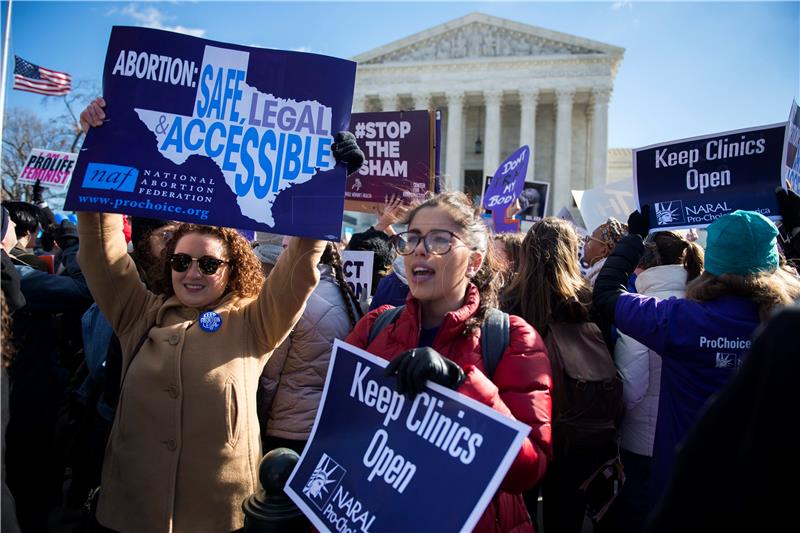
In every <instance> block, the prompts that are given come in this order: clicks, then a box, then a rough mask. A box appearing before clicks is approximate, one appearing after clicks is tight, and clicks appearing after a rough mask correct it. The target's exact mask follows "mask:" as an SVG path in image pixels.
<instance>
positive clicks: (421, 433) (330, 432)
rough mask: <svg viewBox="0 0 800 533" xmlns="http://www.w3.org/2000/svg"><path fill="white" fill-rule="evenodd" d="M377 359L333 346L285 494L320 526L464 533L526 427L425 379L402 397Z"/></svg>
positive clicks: (364, 531)
mask: <svg viewBox="0 0 800 533" xmlns="http://www.w3.org/2000/svg"><path fill="white" fill-rule="evenodd" d="M386 364H387V363H386V361H384V360H382V359H379V358H377V357H375V356H372V355H370V354H368V353H366V352H364V351H363V350H359V349H357V348H355V347H353V346H350V345H348V344H345V343H343V342H341V341H338V340H337V341H336V342H335V343H334V349H333V353H332V354H331V362H330V366H329V368H328V377H327V380H326V383H325V390H324V392H323V397H322V401H321V402H320V406H319V409H318V411H317V419H316V421H315V423H314V428H313V430H312V432H311V437H310V439H309V441H308V444H307V445H306V448H305V450H304V451H303V456H302V457H301V459H300V462H299V463H298V465H297V467H296V468H295V470H294V472H293V473H292V476H291V477H290V478H289V481H288V482H287V483H286V489H285V491H286V493H287V494H288V495H289V496H290V497H291V498H292V500H293V501H294V502H295V503H296V504H297V505H298V507H300V509H302V510H303V512H304V513H305V514H306V516H308V517H309V519H310V520H311V521H312V522H313V524H314V526H316V527H317V528H318V529H319V530H320V531H352V532H361V533H381V532H388V531H470V530H471V529H472V528H473V527H474V526H475V524H476V523H477V521H478V519H479V518H480V516H481V515H482V514H483V512H484V510H485V508H486V506H487V505H488V504H489V502H490V500H491V498H492V496H494V493H495V491H496V490H497V487H498V485H499V484H500V481H501V480H502V479H503V477H504V476H505V473H506V472H507V471H508V468H509V467H510V466H511V463H512V462H513V460H514V458H515V457H516V455H517V453H518V452H519V449H520V447H521V446H522V442H523V440H524V439H525V437H526V436H527V434H528V432H529V431H530V427H529V426H526V425H525V424H522V423H521V422H518V421H516V420H513V419H511V418H507V417H505V416H503V415H501V414H500V413H498V412H496V411H494V410H492V409H490V408H489V407H487V406H485V405H483V404H480V403H478V402H475V401H473V400H471V399H469V398H466V397H465V396H462V395H460V394H458V393H455V392H453V391H451V390H449V389H446V388H444V387H441V386H439V385H435V384H433V385H431V384H430V382H429V385H428V387H426V389H425V391H424V392H422V393H420V394H419V395H417V396H416V397H415V398H414V399H413V400H410V399H409V398H408V397H406V396H403V395H402V394H399V393H398V392H397V391H396V389H395V385H396V384H395V379H394V378H385V377H384V376H383V372H384V368H385V366H386Z"/></svg>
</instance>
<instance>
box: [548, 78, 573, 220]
mask: <svg viewBox="0 0 800 533" xmlns="http://www.w3.org/2000/svg"><path fill="white" fill-rule="evenodd" d="M574 97H575V89H558V90H556V107H557V111H556V150H555V152H556V153H555V157H556V160H555V165H554V166H555V172H554V175H553V195H552V198H553V202H552V204H551V206H550V211H551V213H557V212H558V210H559V209H561V208H562V207H564V206H570V205H572V199H571V198H570V188H571V186H572V102H573V99H574Z"/></svg>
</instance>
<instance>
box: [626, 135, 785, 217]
mask: <svg viewBox="0 0 800 533" xmlns="http://www.w3.org/2000/svg"><path fill="white" fill-rule="evenodd" d="M784 128H785V126H784V124H775V125H772V126H763V127H760V128H749V129H743V130H736V131H728V132H724V133H717V134H715V135H705V136H703V137H694V138H691V139H683V140H680V141H672V142H669V143H662V144H656V145H652V146H647V147H645V148H639V149H637V150H634V151H633V173H634V187H635V193H636V199H637V206H641V205H643V204H648V205H650V226H651V228H652V231H659V230H663V229H681V228H692V227H695V228H702V227H706V226H708V225H709V224H710V223H712V222H714V220H716V219H717V218H719V217H721V216H722V215H724V214H726V213H731V212H733V211H735V210H737V209H745V210H748V211H758V212H759V213H761V214H763V215H764V216H766V217H769V218H771V219H773V220H774V219H776V218H778V204H777V201H776V199H775V187H776V186H778V185H780V184H781V154H782V153H783V140H784Z"/></svg>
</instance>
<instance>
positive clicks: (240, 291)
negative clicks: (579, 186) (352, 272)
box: [0, 99, 800, 533]
mask: <svg viewBox="0 0 800 533" xmlns="http://www.w3.org/2000/svg"><path fill="white" fill-rule="evenodd" d="M104 105H105V103H104V102H103V100H102V99H98V100H96V101H94V102H93V103H92V104H91V105H90V106H89V107H88V108H87V109H86V110H85V111H84V112H83V113H82V114H81V121H82V124H83V125H84V127H85V128H89V127H101V126H102V122H103V119H104V118H105V114H104V111H103V108H104ZM334 141H335V142H334V145H333V147H332V149H333V153H334V156H335V157H336V159H337V160H338V161H340V162H343V163H344V164H345V165H346V166H347V167H348V171H349V172H351V173H352V172H354V171H355V170H357V169H358V168H359V166H360V165H361V163H362V161H363V153H362V152H361V151H360V149H359V148H358V146H357V144H356V142H355V138H354V137H353V136H352V135H349V134H347V133H339V134H337V135H336V136H335V138H334ZM775 194H776V196H777V201H778V205H779V207H780V213H779V214H780V216H781V219H782V222H781V223H780V227H777V226H776V225H775V224H774V223H773V222H772V221H770V220H769V219H768V218H766V217H764V216H762V215H760V214H758V213H754V212H747V211H735V212H732V213H729V214H726V215H723V216H722V217H720V218H718V219H717V220H716V221H714V222H713V223H712V224H711V225H710V226H708V228H707V230H706V234H707V238H706V245H705V249H703V248H702V247H700V246H699V245H698V244H696V243H695V242H693V241H694V238H693V237H691V238H687V236H686V235H684V234H682V233H679V232H672V231H652V228H651V227H650V225H649V220H650V219H649V212H648V211H649V208H648V206H642V208H641V211H635V212H634V213H631V214H630V217H629V218H628V220H627V223H626V224H623V223H622V222H620V221H618V220H615V219H609V220H607V221H606V222H605V223H603V224H602V225H601V226H599V227H598V228H589V230H591V233H590V234H589V236H588V238H587V239H586V240H585V242H581V238H580V237H579V235H578V233H577V232H576V228H575V227H574V226H573V225H572V223H571V222H567V221H565V220H561V219H558V218H554V217H547V218H544V219H542V220H539V221H537V222H534V223H533V225H532V227H531V228H530V229H529V230H528V231H527V232H526V233H525V234H524V235H519V234H514V235H505V234H503V235H495V234H493V232H492V230H491V229H490V226H489V225H488V224H487V222H486V219H484V218H483V217H482V216H481V213H480V210H478V209H477V208H476V206H474V205H473V204H472V202H471V200H470V199H469V198H468V197H467V196H466V195H465V194H463V193H461V192H442V193H440V194H438V195H433V196H431V197H429V198H427V199H425V200H424V201H422V202H419V203H417V204H415V205H413V206H405V205H403V203H402V202H401V201H400V199H399V198H387V200H386V203H385V205H384V206H383V207H382V209H381V210H380V212H379V217H378V220H377V222H376V224H375V225H374V226H373V227H370V228H369V229H368V230H366V231H363V232H361V233H357V234H355V235H353V236H352V238H351V239H350V240H349V243H340V242H324V241H316V240H310V239H301V238H294V237H292V238H284V239H283V240H282V241H281V240H280V237H274V238H273V239H272V240H271V241H269V242H261V243H256V244H253V243H250V242H248V241H247V240H246V239H245V238H244V237H243V236H242V235H241V234H240V233H238V232H237V231H235V230H232V229H228V228H220V227H209V226H200V225H196V224H189V223H184V222H176V221H169V220H155V219H145V218H139V217H130V218H128V217H124V216H122V215H118V214H106V213H79V214H78V219H77V224H74V223H73V222H72V221H70V220H68V219H64V220H60V221H57V220H56V217H55V216H54V215H53V213H52V212H51V211H50V209H49V208H48V206H47V204H46V202H45V201H44V198H43V191H42V188H41V187H39V186H38V185H37V186H36V187H35V188H34V194H33V198H32V202H31V203H26V202H3V208H2V229H1V232H2V251H0V255H2V297H3V300H2V306H3V336H2V344H3V346H2V355H3V360H2V380H3V382H2V394H3V410H2V414H3V421H2V428H3V435H2V439H3V461H4V463H3V487H2V531H3V532H6V531H8V532H13V531H24V532H28V531H48V530H58V531H64V530H65V527H67V526H66V525H65V524H69V529H68V530H69V531H76V532H77V531H108V530H112V531H153V532H156V531H236V530H239V529H241V528H242V527H243V525H244V516H243V513H242V507H241V505H242V502H243V500H244V499H245V498H247V497H248V496H249V495H251V494H252V493H254V492H255V490H256V488H257V483H258V477H257V474H258V472H257V465H258V464H259V460H260V459H261V457H262V456H263V455H264V454H265V453H267V452H268V451H270V450H272V449H276V448H281V447H288V448H291V449H294V450H295V451H297V452H298V453H300V452H302V450H303V449H304V447H305V446H306V443H307V440H308V438H309V434H310V432H311V428H312V426H313V423H314V419H315V416H316V411H317V408H318V406H319V403H320V400H321V396H322V391H323V386H324V382H325V375H326V373H327V367H328V364H329V360H330V356H331V350H332V345H333V342H334V340H335V339H342V340H345V341H346V342H349V343H351V344H353V345H355V346H357V347H359V348H363V349H365V350H367V351H369V352H371V353H373V354H375V355H377V356H379V357H382V358H384V359H386V360H388V361H389V366H388V367H387V370H386V372H387V375H389V376H394V377H396V383H397V389H398V391H400V392H401V393H403V394H406V395H409V396H412V397H413V396H415V395H416V394H418V393H419V392H421V391H422V390H423V388H424V385H425V382H426V381H431V382H434V383H438V384H440V385H443V386H445V387H449V388H451V389H453V390H456V391H458V392H459V393H461V394H464V395H465V396H467V397H470V398H472V399H474V400H476V401H478V402H481V403H483V404H485V405H487V406H489V407H491V408H492V409H494V410H496V411H498V412H500V413H502V414H503V415H505V416H508V417H511V418H514V419H516V420H519V421H521V422H523V423H525V424H527V425H528V426H530V433H529V434H528V438H527V439H525V441H524V442H523V445H522V447H521V449H520V451H519V452H518V454H517V456H516V458H515V460H514V461H513V463H512V464H511V466H510V468H509V470H508V472H507V474H506V475H505V478H504V479H503V481H502V482H501V484H500V487H499V489H498V491H497V493H496V495H495V496H494V498H492V500H491V502H490V503H489V505H488V506H487V508H486V510H485V511H484V513H483V515H482V516H481V518H480V519H479V521H478V523H477V525H476V528H475V530H476V531H481V532H484V531H487V532H488V531H514V532H525V531H534V530H535V529H536V528H537V527H539V524H542V525H543V528H544V530H545V531H546V532H547V533H578V532H580V531H582V530H583V529H584V528H585V522H587V523H591V525H592V527H593V529H594V530H595V531H598V532H600V531H603V532H606V531H607V532H615V531H620V532H625V533H627V532H632V533H633V532H641V531H647V530H649V531H659V532H660V531H675V530H679V529H683V528H684V526H685V524H684V523H682V522H681V521H679V520H680V519H683V518H686V517H688V516H690V515H691V516H692V517H693V518H692V519H693V520H695V521H696V523H697V524H701V525H702V526H703V527H697V528H689V529H690V530H703V531H708V530H716V529H722V525H721V524H726V526H725V529H741V526H742V525H744V524H747V525H752V527H754V528H755V527H756V526H758V525H759V524H762V525H763V523H765V522H763V520H764V519H765V517H769V518H768V520H767V522H768V523H775V524H778V523H781V522H782V520H781V518H782V517H784V516H789V513H790V511H791V501H790V500H789V499H788V498H789V497H790V494H789V493H790V492H791V491H787V492H786V493H785V494H783V495H782V497H781V495H777V493H776V492H773V491H770V490H769V488H768V487H765V486H764V484H765V483H764V479H765V477H766V474H765V473H764V472H765V470H768V469H769V468H773V469H781V468H785V467H787V466H789V465H782V464H781V462H780V461H781V460H782V459H786V458H788V457H789V456H790V455H791V454H792V453H793V448H791V446H790V445H789V444H788V441H787V435H786V434H785V433H783V432H786V431H788V430H787V424H788V423H789V420H790V419H791V418H792V414H793V412H792V411H791V406H792V404H791V402H784V401H782V399H781V397H780V394H781V393H782V392H784V391H786V390H788V388H789V383H788V380H790V379H794V376H795V373H794V372H793V371H792V370H794V369H797V358H796V357H794V356H796V355H797V350H796V348H793V346H796V342H794V341H793V334H794V333H795V332H796V330H797V327H798V326H800V316H799V315H798V312H797V307H793V306H795V305H796V302H797V301H798V299H800V277H798V271H797V267H798V265H800V196H798V195H797V194H796V193H794V192H791V191H786V190H784V189H778V190H777V191H776V193H775ZM395 226H397V227H395ZM345 247H346V248H347V249H350V250H367V251H372V252H374V253H375V268H374V272H373V283H372V287H373V294H371V295H364V296H362V297H361V298H360V299H359V298H356V296H355V294H354V293H353V291H352V290H351V288H350V286H349V285H348V284H347V283H346V281H345V279H344V275H343V271H342V264H341V257H340V252H341V250H343V249H345ZM581 247H582V252H583V254H582V255H583V261H584V265H583V266H584V267H585V268H584V269H583V270H582V269H581V262H580V260H579V255H580V252H581ZM503 326H504V327H505V330H504V331H506V332H507V333H506V334H505V336H501V335H500V334H499V333H498V332H499V331H503V329H502V328H503ZM207 332H213V333H214V335H207V334H206V333H207ZM486 346H493V347H494V348H493V349H494V350H497V357H498V359H497V360H496V361H493V362H492V361H489V360H487V359H486V358H485V354H486V352H487V350H486ZM740 367H741V368H740ZM342 438H347V437H346V436H344V435H343V437H342ZM772 439H775V441H781V442H779V443H778V445H779V446H780V447H781V448H780V449H781V450H783V452H782V453H778V454H775V453H772V452H771V451H770V446H772V445H773V444H775V443H774V442H773V440H772ZM761 460H763V461H765V463H766V464H767V465H769V467H762V466H760V465H759V461H761ZM796 473H797V469H796V468H794V469H792V468H788V469H787V471H786V478H787V479H788V480H793V474H796ZM454 490H456V491H457V488H454ZM751 491H753V492H755V493H756V494H755V495H751V494H749V493H750V492H751ZM708 492H713V495H711V496H710V499H709V500H708V502H706V501H705V498H707V497H709V495H708ZM765 494H776V497H775V498H774V499H771V498H768V497H766V496H765ZM750 496H752V498H750ZM70 512H71V513H72V515H70ZM70 517H71V518H70ZM419 529H420V530H421V531H424V530H425V523H424V517H423V516H420V524H419Z"/></svg>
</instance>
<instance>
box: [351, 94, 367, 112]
mask: <svg viewBox="0 0 800 533" xmlns="http://www.w3.org/2000/svg"><path fill="white" fill-rule="evenodd" d="M366 110H367V97H366V96H354V97H353V113H364V112H365V111H366Z"/></svg>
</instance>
